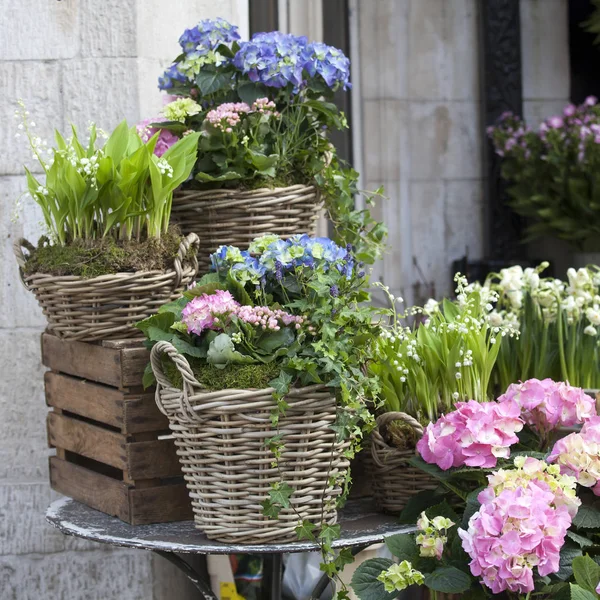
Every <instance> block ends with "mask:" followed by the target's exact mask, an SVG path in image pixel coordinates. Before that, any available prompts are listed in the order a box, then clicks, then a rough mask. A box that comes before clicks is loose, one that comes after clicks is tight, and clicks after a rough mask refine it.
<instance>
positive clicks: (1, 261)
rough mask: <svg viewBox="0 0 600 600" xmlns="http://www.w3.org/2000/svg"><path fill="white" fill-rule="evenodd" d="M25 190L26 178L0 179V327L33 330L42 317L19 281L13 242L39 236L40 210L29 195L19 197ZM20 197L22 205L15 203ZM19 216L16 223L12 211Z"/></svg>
mask: <svg viewBox="0 0 600 600" xmlns="http://www.w3.org/2000/svg"><path fill="white" fill-rule="evenodd" d="M26 189H27V182H26V179H25V177H14V176H11V177H8V176H5V177H0V239H2V244H1V245H0V281H2V282H3V283H2V286H1V287H0V306H2V308H3V310H2V311H1V312H0V328H7V329H8V328H10V327H35V328H38V329H39V330H40V331H42V329H43V328H44V325H45V322H46V320H45V318H44V316H43V315H42V311H41V309H40V307H39V305H38V303H37V302H36V300H35V297H34V295H33V294H32V293H31V292H28V291H27V290H26V289H25V287H24V286H23V285H22V283H21V281H20V280H19V271H18V267H17V261H16V259H15V256H14V251H13V243H14V242H16V241H17V240H18V239H19V238H22V237H24V238H26V239H28V240H29V241H30V242H32V243H34V244H35V243H36V242H37V240H38V238H39V236H40V235H41V234H42V232H43V231H44V230H43V227H42V226H41V221H42V213H41V209H40V208H39V207H38V205H37V204H35V202H34V201H33V200H32V199H31V197H29V196H25V197H21V195H22V194H23V192H24V191H25V190H26ZM19 197H21V200H20V203H21V206H20V208H19V209H17V207H16V202H17V200H18V199H19ZM16 210H18V216H17V218H16V220H15V216H16V215H15V214H14V213H15V211H16Z"/></svg>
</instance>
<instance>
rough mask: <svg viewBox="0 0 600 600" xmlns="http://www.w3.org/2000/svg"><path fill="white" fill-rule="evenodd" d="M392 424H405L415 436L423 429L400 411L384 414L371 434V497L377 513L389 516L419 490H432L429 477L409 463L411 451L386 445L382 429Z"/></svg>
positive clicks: (396, 512)
mask: <svg viewBox="0 0 600 600" xmlns="http://www.w3.org/2000/svg"><path fill="white" fill-rule="evenodd" d="M392 421H405V422H406V423H408V424H409V425H410V426H411V427H413V429H414V430H415V432H416V433H417V435H418V436H419V437H421V436H422V435H423V426H422V425H421V424H420V423H419V422H418V421H417V420H416V419H413V418H412V417H411V416H410V415H407V414H406V413H403V412H388V413H384V414H382V415H380V416H379V417H377V427H376V429H374V430H373V431H372V432H371V456H372V458H373V466H372V467H373V495H374V497H375V502H376V504H377V506H378V507H379V508H380V510H382V511H384V512H386V513H389V514H391V515H397V514H400V512H402V510H403V508H404V507H405V506H406V503H407V502H408V500H409V499H410V498H411V497H412V496H414V495H415V494H418V493H419V492H422V491H423V490H434V489H435V488H436V487H437V485H436V482H435V480H434V479H433V478H431V477H430V476H429V475H426V474H425V473H423V471H421V470H419V469H417V468H416V467H413V466H411V465H410V464H409V462H408V461H409V460H410V459H411V458H412V457H413V456H415V450H414V449H413V450H399V449H398V448H394V447H393V446H390V445H389V444H388V443H387V442H386V441H385V438H384V435H383V430H384V428H385V427H386V426H387V425H388V424H390V423H391V422H392Z"/></svg>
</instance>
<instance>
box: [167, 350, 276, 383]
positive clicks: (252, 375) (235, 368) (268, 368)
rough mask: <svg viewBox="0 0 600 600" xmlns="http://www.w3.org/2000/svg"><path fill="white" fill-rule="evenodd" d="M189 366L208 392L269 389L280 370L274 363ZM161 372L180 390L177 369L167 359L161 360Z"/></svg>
mask: <svg viewBox="0 0 600 600" xmlns="http://www.w3.org/2000/svg"><path fill="white" fill-rule="evenodd" d="M189 362H190V366H191V367H192V371H193V372H194V375H195V377H196V379H197V381H198V382H199V383H201V384H202V385H203V386H204V387H205V388H207V389H208V390H211V391H213V390H225V389H250V388H256V389H262V388H266V387H269V381H271V379H273V378H275V377H277V375H279V372H280V370H281V368H280V367H279V366H278V365H277V364H275V363H268V364H256V365H228V366H227V367H226V368H225V369H217V368H216V367H215V366H214V365H207V364H206V363H204V362H201V361H200V360H190V361H189ZM163 370H164V373H165V375H166V376H167V377H168V379H169V381H170V382H171V383H172V384H173V385H174V386H175V387H176V388H181V387H182V385H183V380H182V377H181V373H180V372H179V371H178V370H177V367H176V366H175V365H174V364H173V362H172V361H171V360H169V359H168V358H165V359H163Z"/></svg>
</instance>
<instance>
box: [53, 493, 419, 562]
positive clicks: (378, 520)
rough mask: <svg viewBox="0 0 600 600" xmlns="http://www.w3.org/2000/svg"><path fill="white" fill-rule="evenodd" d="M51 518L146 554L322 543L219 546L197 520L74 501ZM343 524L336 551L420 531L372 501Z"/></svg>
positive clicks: (305, 547)
mask: <svg viewBox="0 0 600 600" xmlns="http://www.w3.org/2000/svg"><path fill="white" fill-rule="evenodd" d="M46 519H47V520H48V522H50V523H51V524H52V525H54V526H55V527H57V528H58V529H59V530H60V531H62V533H64V534H66V535H74V536H77V537H80V538H84V539H87V540H90V541H93V542H100V543H103V544H111V545H114V546H124V547H129V548H139V549H143V550H155V551H156V550H158V551H163V552H182V553H194V554H237V553H252V554H259V553H265V554H269V553H271V554H273V553H276V554H284V553H285V554H287V553H291V552H313V551H317V550H319V546H318V545H316V544H314V543H312V542H306V541H302V542H300V541H298V542H288V543H282V544H224V543H221V542H215V541H212V540H209V539H207V538H206V536H205V535H204V534H203V533H202V532H201V531H200V530H198V529H196V528H195V527H194V522H193V521H179V522H176V523H157V524H155V525H128V524H127V523H124V522H123V521H121V520H120V519H117V518H116V517H111V516H109V515H106V514H104V513H101V512H98V511H97V510H94V509H93V508H89V507H88V506H85V505H84V504H81V503H80V502H76V501H75V500H72V499H71V498H61V499H60V500H56V501H55V502H53V503H52V504H51V505H50V507H49V508H48V511H47V512H46ZM338 522H339V523H340V525H341V537H340V539H338V540H336V541H335V542H334V543H333V546H334V547H336V548H342V547H350V546H368V545H371V544H376V543H379V542H381V541H382V540H383V538H384V537H386V536H388V535H392V534H395V533H409V532H412V531H414V530H415V528H414V527H412V526H407V525H399V524H398V522H397V519H395V518H394V517H390V516H387V515H383V514H380V513H377V512H376V511H375V509H374V507H373V505H372V500H369V499H367V500H366V501H365V500H353V501H350V502H348V503H347V504H346V506H345V507H344V508H343V509H342V510H341V511H340V512H339V518H338Z"/></svg>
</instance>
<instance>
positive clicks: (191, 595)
mask: <svg viewBox="0 0 600 600" xmlns="http://www.w3.org/2000/svg"><path fill="white" fill-rule="evenodd" d="M198 558H199V557H197V556H194V555H192V554H188V555H186V557H185V560H187V561H189V562H192V563H193V562H197V559H198ZM152 578H153V594H154V595H153V596H152V598H153V600H167V599H169V598H173V599H175V598H176V599H177V600H196V598H198V590H197V589H196V587H194V585H192V583H191V582H190V580H189V579H188V578H187V577H186V576H185V575H184V574H183V573H182V572H181V571H180V570H179V569H178V568H177V567H176V566H175V565H173V564H171V563H170V562H168V561H166V560H165V559H164V558H162V557H161V556H156V555H155V556H153V557H152Z"/></svg>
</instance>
